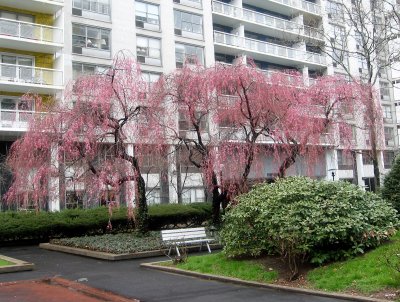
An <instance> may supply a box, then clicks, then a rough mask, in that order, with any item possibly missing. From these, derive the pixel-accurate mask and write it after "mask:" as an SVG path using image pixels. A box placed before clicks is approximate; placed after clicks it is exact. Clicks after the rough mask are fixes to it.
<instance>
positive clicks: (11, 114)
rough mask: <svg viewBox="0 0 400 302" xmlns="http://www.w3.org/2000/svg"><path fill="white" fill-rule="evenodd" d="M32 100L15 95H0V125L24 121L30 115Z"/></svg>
mask: <svg viewBox="0 0 400 302" xmlns="http://www.w3.org/2000/svg"><path fill="white" fill-rule="evenodd" d="M33 111H34V102H30V101H28V100H21V99H18V98H15V97H6V96H4V97H0V126H8V125H9V126H12V125H13V123H15V122H16V123H26V122H28V121H29V119H30V118H31V117H32V115H33Z"/></svg>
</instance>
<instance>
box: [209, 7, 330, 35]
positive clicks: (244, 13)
mask: <svg viewBox="0 0 400 302" xmlns="http://www.w3.org/2000/svg"><path fill="white" fill-rule="evenodd" d="M213 11H214V12H216V13H220V14H224V15H226V16H229V17H232V18H235V19H242V20H245V21H249V22H254V23H258V24H261V25H265V26H269V27H273V28H275V29H278V30H283V31H288V32H291V33H293V34H298V35H305V36H307V37H310V38H314V39H323V35H322V33H321V32H319V31H318V30H317V29H316V28H313V27H310V26H305V25H302V24H298V23H295V22H291V21H287V20H285V19H280V18H276V17H273V16H270V15H266V14H262V13H259V12H255V11H252V10H249V9H244V8H240V7H237V6H233V5H230V4H226V3H224V2H219V1H213Z"/></svg>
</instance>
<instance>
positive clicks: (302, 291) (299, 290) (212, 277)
mask: <svg viewBox="0 0 400 302" xmlns="http://www.w3.org/2000/svg"><path fill="white" fill-rule="evenodd" d="M164 262H167V261H164ZM168 262H169V261H168ZM157 263H161V262H153V263H141V264H140V266H141V267H144V268H148V269H155V270H160V271H164V272H168V273H174V274H181V275H187V276H191V277H197V278H201V279H207V280H215V281H221V282H228V283H234V284H239V285H244V286H253V287H260V288H267V289H274V290H279V291H286V292H293V293H298V294H304V295H313V296H320V297H327V298H337V299H343V300H349V301H359V302H388V301H389V300H382V299H376V298H369V297H362V296H352V295H348V294H339V293H328V292H323V291H318V290H312V289H304V288H296V287H290V286H284V285H276V284H266V283H261V282H256V281H246V280H241V279H237V278H231V277H223V276H217V275H211V274H202V273H198V272H192V271H187V270H183V269H179V268H175V267H167V266H161V265H158V264H157Z"/></svg>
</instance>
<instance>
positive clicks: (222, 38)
mask: <svg viewBox="0 0 400 302" xmlns="http://www.w3.org/2000/svg"><path fill="white" fill-rule="evenodd" d="M214 44H215V51H216V52H222V53H225V54H229V55H234V56H236V55H238V54H239V53H240V52H243V51H245V52H246V54H249V55H250V56H251V57H252V58H253V59H256V60H262V61H265V60H268V61H271V62H274V63H276V64H281V65H291V66H297V65H299V63H303V64H305V65H307V66H308V67H311V68H321V67H325V66H326V58H325V57H324V56H322V55H320V54H318V53H312V52H308V51H303V50H299V49H295V48H291V47H286V46H281V45H277V44H273V43H268V42H264V41H259V40H254V39H250V38H245V37H239V36H236V35H232V34H228V33H224V32H218V31H214Z"/></svg>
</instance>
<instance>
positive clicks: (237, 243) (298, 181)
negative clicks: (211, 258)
mask: <svg viewBox="0 0 400 302" xmlns="http://www.w3.org/2000/svg"><path fill="white" fill-rule="evenodd" d="M237 201H238V204H237V205H236V206H232V207H230V208H229V210H228V212H227V214H226V215H225V216H224V224H223V228H222V231H221V239H222V241H223V243H224V244H225V247H224V252H225V253H226V254H227V255H228V256H230V257H237V256H257V255H260V254H261V253H269V254H280V255H281V256H286V257H287V258H286V259H287V261H288V264H289V266H290V267H291V269H292V270H293V271H296V266H297V264H298V260H299V259H306V260H309V261H311V262H313V263H318V264H321V263H324V262H327V261H330V260H337V259H341V258H346V257H349V256H352V255H355V254H358V253H362V252H363V251H364V250H365V249H366V248H371V247H374V246H376V245H378V244H379V243H380V242H382V241H383V240H385V239H387V238H388V237H389V236H390V235H391V234H393V233H394V232H395V228H396V227H397V225H398V220H397V218H396V211H395V210H394V209H393V208H392V207H391V206H390V205H389V204H388V203H387V202H385V201H384V200H382V199H381V198H380V197H378V196H377V195H374V194H373V193H369V192H365V191H363V190H362V189H360V188H358V187H356V186H354V185H352V184H349V183H347V182H328V181H314V180H311V179H309V178H305V177H289V178H285V179H280V180H278V181H277V182H276V183H274V184H262V185H259V186H257V187H256V188H255V189H254V190H252V191H251V192H249V193H247V194H244V195H241V196H239V197H238V199H237Z"/></svg>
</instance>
